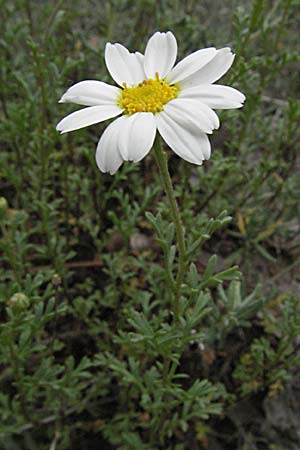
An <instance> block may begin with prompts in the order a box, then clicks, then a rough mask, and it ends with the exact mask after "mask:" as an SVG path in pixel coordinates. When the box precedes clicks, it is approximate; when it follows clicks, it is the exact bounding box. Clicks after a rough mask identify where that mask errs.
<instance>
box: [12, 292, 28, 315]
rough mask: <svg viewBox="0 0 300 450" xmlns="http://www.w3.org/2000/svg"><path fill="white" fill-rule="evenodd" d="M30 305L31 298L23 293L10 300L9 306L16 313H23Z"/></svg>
mask: <svg viewBox="0 0 300 450" xmlns="http://www.w3.org/2000/svg"><path fill="white" fill-rule="evenodd" d="M29 305H30V301H29V298H28V297H27V295H25V294H23V293H22V292H16V293H15V294H14V295H13V296H12V297H10V299H9V300H8V306H9V307H10V308H11V309H12V310H13V311H14V312H21V311H24V310H25V309H27V308H28V306H29Z"/></svg>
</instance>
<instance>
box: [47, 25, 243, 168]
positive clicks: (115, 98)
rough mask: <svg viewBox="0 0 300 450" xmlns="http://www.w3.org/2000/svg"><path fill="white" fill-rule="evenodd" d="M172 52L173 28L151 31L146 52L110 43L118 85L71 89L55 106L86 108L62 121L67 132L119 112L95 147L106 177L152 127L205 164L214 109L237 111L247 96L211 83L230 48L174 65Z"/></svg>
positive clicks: (136, 152)
mask: <svg viewBox="0 0 300 450" xmlns="http://www.w3.org/2000/svg"><path fill="white" fill-rule="evenodd" d="M176 57H177V42H176V38H175V36H174V35H173V33H171V31H168V32H167V33H160V32H157V33H155V34H154V35H153V36H152V37H151V38H150V39H149V41H148V43H147V46H146V50H145V55H142V54H141V53H139V52H136V53H130V52H129V51H128V50H127V49H126V48H125V47H123V45H121V44H111V43H107V44H106V48H105V62H106V66H107V69H108V71H109V73H110V75H111V76H112V78H113V79H114V81H115V82H116V83H117V84H118V85H119V87H115V86H111V85H109V84H106V83H103V82H102V81H94V80H86V81H81V82H80V83H77V84H75V85H74V86H71V87H70V88H69V89H68V90H67V91H66V93H65V94H64V95H63V96H62V98H61V99H60V103H65V102H72V103H77V104H79V105H85V106H87V108H83V109H81V110H79V111H76V112H73V113H72V114H70V115H68V116H67V117H65V118H64V119H62V120H61V121H60V122H59V123H58V125H57V127H56V128H57V130H58V131H60V132H61V133H66V132H68V131H73V130H78V129H79V128H83V127H86V126H88V125H92V124H95V123H98V122H103V121H104V120H107V119H112V118H114V117H117V116H121V117H119V118H117V119H116V120H114V121H113V122H112V123H111V124H110V125H109V126H108V127H107V128H106V130H105V131H104V133H103V134H102V136H101V138H100V140H99V143H98V146H97V151H96V161H97V165H98V167H99V169H100V170H101V171H102V172H109V173H110V174H111V175H113V174H114V173H115V172H116V171H117V170H118V168H119V167H120V166H121V164H122V162H123V161H133V162H138V161H140V160H141V159H143V158H144V157H145V156H146V155H147V153H148V152H149V151H150V150H151V148H152V146H153V143H154V139H155V135H156V131H157V130H158V132H159V134H160V135H161V137H162V138H163V139H164V141H165V142H166V143H167V144H168V146H169V147H170V148H171V149H172V150H173V151H174V152H175V153H176V154H177V155H178V156H180V157H181V158H183V159H185V160H186V161H188V162H190V163H194V164H198V165H200V164H202V162H203V160H205V159H209V157H210V151H211V149H210V142H209V139H208V137H207V134H210V133H212V131H213V130H214V129H217V128H218V127H219V118H218V116H217V114H216V113H215V112H214V111H213V109H231V108H240V107H241V106H243V102H244V100H245V96H244V95H243V94H242V93H241V92H239V91H238V90H236V89H233V88H232V87H229V86H222V85H215V84H213V83H214V82H215V81H217V80H218V79H219V78H221V77H222V76H223V75H224V74H225V73H226V72H227V71H228V69H229V68H230V67H231V65H232V63H233V60H234V54H233V53H232V52H231V50H230V48H228V47H226V48H222V49H220V50H216V49H215V48H214V47H210V48H205V49H202V50H198V51H196V52H194V53H192V54H190V55H189V56H187V57H186V58H184V59H183V60H182V61H180V62H179V63H178V64H176V65H175V66H174V64H175V61H176Z"/></svg>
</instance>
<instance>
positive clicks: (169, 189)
mask: <svg viewBox="0 0 300 450" xmlns="http://www.w3.org/2000/svg"><path fill="white" fill-rule="evenodd" d="M153 149H154V154H155V159H156V162H157V165H158V167H159V171H160V175H161V178H162V182H163V186H164V189H165V192H166V194H167V197H168V200H169V204H170V207H171V212H172V218H173V221H174V224H175V228H176V237H177V249H178V272H177V278H176V284H175V296H174V305H173V307H174V311H173V313H174V321H175V323H178V320H179V300H180V294H181V286H182V281H183V276H184V272H185V242H184V229H183V225H182V221H181V217H180V213H179V208H178V204H177V200H176V197H175V193H174V189H173V184H172V180H171V177H170V173H169V169H168V158H167V155H166V153H165V152H164V151H163V149H162V146H161V141H160V138H159V137H158V136H157V137H156V139H155V142H154V146H153Z"/></svg>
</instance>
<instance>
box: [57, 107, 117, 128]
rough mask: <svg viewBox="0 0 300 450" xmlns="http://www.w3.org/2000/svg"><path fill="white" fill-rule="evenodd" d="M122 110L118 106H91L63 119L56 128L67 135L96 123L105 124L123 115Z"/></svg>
mask: <svg viewBox="0 0 300 450" xmlns="http://www.w3.org/2000/svg"><path fill="white" fill-rule="evenodd" d="M121 112H122V109H121V108H119V106H117V105H101V106H90V107H89V108H83V109H80V110H79V111H75V112H73V113H72V114H69V115H68V116H66V117H65V118H64V119H62V120H61V121H60V122H59V123H58V124H57V126H56V129H57V131H60V132H61V133H67V132H68V131H73V130H78V129H79V128H84V127H87V126H89V125H93V124H94V123H98V122H103V121H104V120H107V119H111V118H112V117H116V116H118V115H119V114H121Z"/></svg>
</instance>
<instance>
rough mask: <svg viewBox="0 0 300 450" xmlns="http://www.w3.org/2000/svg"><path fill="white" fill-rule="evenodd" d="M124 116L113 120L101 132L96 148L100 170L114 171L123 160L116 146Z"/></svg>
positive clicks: (112, 172) (111, 172)
mask: <svg viewBox="0 0 300 450" xmlns="http://www.w3.org/2000/svg"><path fill="white" fill-rule="evenodd" d="M124 121H125V116H122V117H119V118H118V119H117V120H114V121H113V122H112V123H111V124H110V125H109V126H108V127H107V128H106V129H105V130H104V132H103V134H102V136H101V138H100V140H99V142H98V145H97V150H96V162H97V166H98V167H99V169H100V170H101V172H104V173H105V172H109V173H110V174H111V175H113V174H114V173H116V171H117V170H118V168H119V167H120V165H121V164H122V162H123V158H122V157H121V155H120V152H119V148H118V139H119V134H120V131H121V130H122V127H123V126H124Z"/></svg>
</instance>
